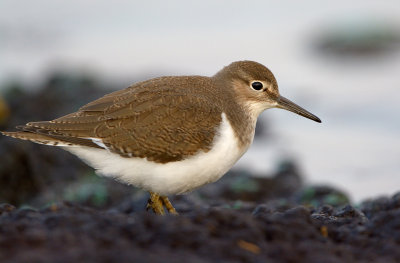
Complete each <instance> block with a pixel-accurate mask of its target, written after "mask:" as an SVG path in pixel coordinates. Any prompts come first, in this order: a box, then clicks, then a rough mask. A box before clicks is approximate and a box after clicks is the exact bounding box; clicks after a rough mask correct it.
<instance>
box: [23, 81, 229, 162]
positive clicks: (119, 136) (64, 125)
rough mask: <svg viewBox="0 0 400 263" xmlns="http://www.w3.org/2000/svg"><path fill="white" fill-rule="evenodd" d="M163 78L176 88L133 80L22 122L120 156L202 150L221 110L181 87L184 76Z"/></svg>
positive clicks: (175, 156)
mask: <svg viewBox="0 0 400 263" xmlns="http://www.w3.org/2000/svg"><path fill="white" fill-rule="evenodd" d="M168 82H169V83H171V84H169V85H174V84H175V85H177V86H178V88H177V87H176V86H171V87H168V86H164V85H163V84H162V83H165V81H162V79H155V80H151V81H148V82H143V83H139V84H137V85H135V86H133V87H130V88H128V89H125V90H121V91H117V92H114V93H111V94H108V95H106V96H104V97H102V98H100V99H98V100H96V101H93V102H91V103H89V104H87V105H85V106H83V107H82V108H81V109H79V111H77V112H75V113H71V114H69V115H66V116H63V117H61V118H58V119H55V120H53V121H48V122H47V121H46V122H31V123H28V124H27V125H26V127H27V128H26V130H29V129H30V130H31V131H32V128H34V129H37V130H42V132H43V131H46V132H49V131H51V134H52V136H53V137H54V136H58V138H59V139H62V138H63V137H65V138H66V140H68V141H73V138H79V140H88V143H86V146H88V144H90V143H92V144H93V142H96V143H97V144H95V145H96V146H98V145H99V142H100V143H102V144H104V145H105V146H106V147H107V148H108V149H109V150H111V151H113V152H115V153H118V154H120V155H121V156H124V157H142V158H145V157H146V158H147V159H148V160H150V161H154V162H159V163H166V162H169V161H179V160H182V159H184V158H185V157H188V156H191V155H194V154H195V153H197V152H198V151H200V150H201V151H205V152H207V151H208V150H210V148H211V146H212V141H213V139H214V136H215V134H216V132H217V128H218V126H219V124H220V122H221V114H222V111H221V109H220V108H219V107H218V106H216V105H215V103H213V102H212V100H210V97H207V95H205V94H202V93H196V92H193V93H191V92H189V93H188V92H185V91H184V90H182V89H183V88H185V87H186V86H187V83H186V82H185V81H184V80H179V79H178V80H177V81H175V83H174V81H172V82H171V81H168ZM179 86H182V87H179ZM181 88H182V89H181ZM191 88H193V87H191ZM194 88H196V87H194ZM32 132H34V130H33V131H32ZM71 138H72V140H71ZM93 139H95V140H93ZM97 140H98V141H97ZM78 144H80V145H83V144H82V142H81V143H78ZM89 146H90V145H89ZM96 146H95V147H96Z"/></svg>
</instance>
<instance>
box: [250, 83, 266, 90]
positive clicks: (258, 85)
mask: <svg viewBox="0 0 400 263" xmlns="http://www.w3.org/2000/svg"><path fill="white" fill-rule="evenodd" d="M251 87H252V88H253V89H255V90H261V89H262V88H263V84H262V83H261V82H259V81H254V82H253V83H251Z"/></svg>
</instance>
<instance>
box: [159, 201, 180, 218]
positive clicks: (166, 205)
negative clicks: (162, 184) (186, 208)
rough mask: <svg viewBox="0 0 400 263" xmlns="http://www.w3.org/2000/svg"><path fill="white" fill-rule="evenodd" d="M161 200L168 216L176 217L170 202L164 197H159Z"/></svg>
mask: <svg viewBox="0 0 400 263" xmlns="http://www.w3.org/2000/svg"><path fill="white" fill-rule="evenodd" d="M161 200H162V202H163V204H164V205H165V208H167V210H168V212H169V213H170V214H174V215H177V214H178V212H176V210H175V208H174V206H173V205H172V204H171V202H170V201H169V199H168V197H166V196H161Z"/></svg>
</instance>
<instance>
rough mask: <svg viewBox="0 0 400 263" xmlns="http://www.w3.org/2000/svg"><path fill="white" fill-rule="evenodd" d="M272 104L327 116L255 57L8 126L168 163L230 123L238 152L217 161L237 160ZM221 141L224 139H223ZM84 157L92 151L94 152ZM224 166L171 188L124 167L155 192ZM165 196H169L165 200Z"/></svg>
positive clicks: (156, 206)
mask: <svg viewBox="0 0 400 263" xmlns="http://www.w3.org/2000/svg"><path fill="white" fill-rule="evenodd" d="M254 82H257V83H256V85H253V84H254ZM271 107H278V108H284V109H287V110H290V111H292V112H295V113H297V114H300V115H302V116H305V117H307V118H310V119H312V120H315V121H318V122H320V120H319V119H318V118H317V117H316V116H314V115H312V114H311V113H309V112H307V111H306V110H304V109H302V108H300V107H299V106H297V105H296V104H294V103H293V102H291V101H289V100H287V99H285V98H284V97H282V96H280V95H279V91H278V85H277V82H276V79H275V77H274V76H273V74H272V73H271V71H269V70H268V69H267V68H266V67H265V66H263V65H261V64H259V63H256V62H252V61H239V62H234V63H232V64H230V65H229V66H227V67H225V68H223V69H222V70H221V71H219V72H218V73H217V74H215V75H214V76H213V77H203V76H183V77H182V76H181V77H178V76H175V77H160V78H155V79H150V80H147V81H143V82H139V83H136V84H133V85H132V86H130V87H128V88H126V89H123V90H119V91H116V92H113V93H110V94H107V95H105V96H104V97H102V98H100V99H98V100H95V101H93V102H90V103H88V104H87V105H85V106H83V107H81V108H80V109H79V110H78V111H77V112H74V113H71V114H68V115H66V116H63V117H60V118H57V119H55V120H52V121H39V122H30V123H27V124H26V125H24V126H19V127H18V129H20V131H17V132H3V134H4V135H7V136H11V137H14V138H19V139H24V140H30V141H33V142H37V143H42V144H49V145H58V146H78V147H79V146H80V147H82V148H84V149H100V150H101V151H110V152H111V153H115V154H117V155H118V156H122V157H124V158H134V159H135V160H138V158H141V159H143V160H146V161H144V162H147V161H149V162H152V163H154V164H168V163H173V162H180V161H184V160H187V159H190V158H194V157H196V156H200V155H201V154H200V153H207V152H209V151H211V150H212V149H213V147H214V145H215V143H216V140H217V139H218V138H220V137H221V136H222V135H221V136H220V134H219V133H220V132H225V133H226V132H228V133H226V134H229V129H230V128H229V127H231V129H232V130H233V133H234V137H235V139H232V138H231V137H227V138H228V139H227V140H230V142H229V143H231V144H232V143H233V145H234V146H232V147H233V148H232V150H233V151H232V153H231V152H229V151H227V152H224V153H219V152H218V155H216V157H217V158H218V160H216V161H217V162H222V163H223V164H224V167H225V166H229V167H230V166H231V165H233V163H234V162H233V163H231V162H232V161H225V162H224V160H223V157H224V154H229V155H230V156H229V158H227V160H228V159H229V160H234V161H236V160H237V159H238V158H239V157H240V156H241V155H242V154H243V153H244V152H245V151H246V150H247V148H248V147H249V145H250V144H251V142H252V139H253V136H254V129H255V124H256V120H257V117H258V115H259V114H260V113H261V112H262V111H264V110H265V109H268V108H271ZM223 116H225V117H226V119H227V121H228V123H229V124H228V125H229V127H228V128H226V127H227V126H226V125H225V126H223V125H222V123H223V122H224V121H223ZM225 122H226V121H225ZM221 127H225V128H224V129H225V130H221V129H222V128H221ZM224 136H228V135H224ZM224 138H225V137H224ZM231 144H229V145H231ZM219 145H220V146H218V147H222V146H221V145H223V144H219ZM221 149H222V148H221ZM85 151H86V150H85ZM93 151H94V152H96V151H95V150H93ZM224 151H226V150H224ZM72 152H74V151H72ZM75 152H77V151H75ZM75 152H74V153H75ZM96 153H98V152H96ZM78 156H79V154H78ZM108 157H110V158H111V157H112V158H116V157H115V156H114V157H113V156H111V155H109V156H108V155H107V158H108ZM85 158H86V159H90V157H89V158H88V157H87V155H86V157H85ZM199 158H200V157H199ZM115 160H117V159H115ZM96 161H98V159H97V160H96ZM117 161H118V162H120V163H125V162H124V161H122V160H117ZM89 163H90V162H89ZM125 165H127V164H125ZM146 165H147V164H146ZM197 165H198V164H197ZM160 167H161V169H167V168H163V167H167V166H158V168H154V169H156V170H154V171H157V172H160V171H161V170H159V169H160ZM103 168H104V169H106V170H107V169H108V168H113V167H112V166H109V167H103ZM157 169H158V170H157ZM213 169H214V168H213ZM223 170H224V169H218V167H216V168H215V171H214V170H213V173H214V174H213V175H212V176H211V177H210V178H208V179H207V178H205V179H204V182H203V181H201V182H200V183H196V182H192V181H190V177H187V178H186V177H184V175H180V176H181V177H182V178H184V179H182V180H187V183H185V182H183V184H182V187H177V188H176V190H170V191H168V190H165V191H164V189H163V188H162V187H161V188H160V186H159V185H156V184H157V182H155V181H154V180H156V179H155V178H158V177H157V176H159V174H158V175H157V176H155V177H154V178H153V179H152V178H149V179H148V180H149V181H146V180H147V179H146V178H145V179H143V177H140V176H141V175H135V171H132V174H130V173H129V174H125V173H126V171H124V174H123V176H125V178H126V180H127V182H128V183H133V184H136V182H137V180H139V179H140V180H141V181H140V180H139V181H140V182H139V181H138V182H137V185H138V186H144V185H148V186H147V190H149V191H151V192H154V189H159V190H160V191H164V192H166V193H167V192H172V193H177V192H181V191H189V190H191V189H193V188H195V187H198V185H201V184H204V183H208V182H210V180H216V179H218V178H219V177H220V176H222V174H223V173H224V171H223ZM165 171H166V172H168V173H169V172H170V170H165ZM193 173H194V172H193ZM221 173H222V174H221ZM137 176H139V177H137ZM189 176H190V175H189ZM196 176H200V175H196ZM121 178H122V177H121ZM152 180H153V181H152ZM152 187H153V188H154V189H153V188H152ZM157 187H158V188H157ZM170 188H171V189H172V188H174V187H173V186H170ZM159 200H164V201H163V203H161V204H160V203H159V202H161V201H159ZM152 202H153V204H152V208H153V210H154V211H156V212H157V213H158V212H160V209H161V208H162V206H163V205H166V206H167V207H172V205H171V204H170V203H169V204H168V202H169V201H168V199H166V197H162V196H159V195H157V193H152ZM160 206H161V208H160ZM168 209H169V208H168ZM171 209H173V207H172V208H171ZM171 211H172V210H171ZM173 211H174V210H173Z"/></svg>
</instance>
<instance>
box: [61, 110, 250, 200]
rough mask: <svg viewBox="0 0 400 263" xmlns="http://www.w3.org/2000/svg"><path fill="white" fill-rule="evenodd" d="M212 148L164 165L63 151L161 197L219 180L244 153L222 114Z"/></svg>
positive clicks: (83, 151) (87, 149) (79, 149)
mask: <svg viewBox="0 0 400 263" xmlns="http://www.w3.org/2000/svg"><path fill="white" fill-rule="evenodd" d="M217 134H218V135H217V136H216V138H215V139H214V146H213V148H212V149H211V150H210V151H208V152H207V153H204V152H199V153H198V154H196V155H194V156H192V157H189V158H187V159H185V160H182V161H177V162H170V163H166V164H160V163H155V162H151V161H147V160H146V159H144V158H124V157H121V156H119V155H118V154H115V153H112V152H109V151H107V150H102V149H95V148H90V147H63V148H64V149H66V150H68V151H70V152H71V153H73V154H75V155H77V156H78V157H80V158H81V159H83V160H84V161H85V162H87V163H88V164H89V165H90V166H92V167H94V168H95V169H96V170H97V172H98V173H100V174H102V175H104V176H111V177H114V178H115V179H117V180H119V181H122V182H124V183H127V184H131V185H134V186H136V187H139V188H143V189H145V190H147V191H152V192H155V193H158V194H161V195H170V194H182V193H185V192H188V191H191V190H193V189H195V188H197V187H200V186H202V185H204V184H207V183H211V182H215V181H216V180H218V179H220V178H221V177H222V176H223V175H224V174H225V173H226V172H227V171H228V170H229V169H230V168H231V167H232V166H233V165H234V164H235V162H236V161H237V160H238V159H239V158H240V157H241V156H242V155H243V154H244V153H245V151H246V150H247V148H248V146H249V145H248V146H247V147H246V148H245V149H239V147H238V142H237V139H236V137H235V134H234V131H233V129H232V126H231V125H230V123H229V121H228V120H227V118H226V116H225V114H224V113H223V114H222V123H221V125H220V127H219V129H218V133H217Z"/></svg>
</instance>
